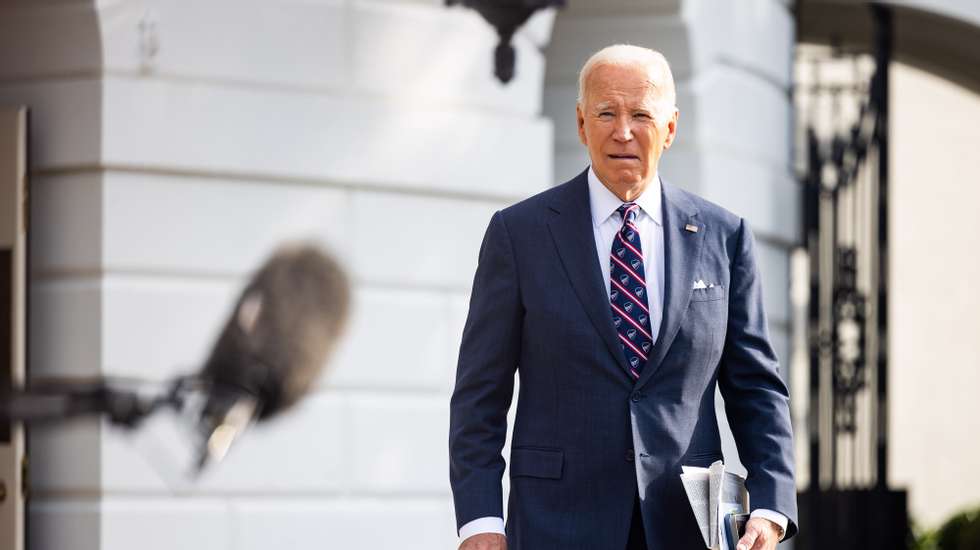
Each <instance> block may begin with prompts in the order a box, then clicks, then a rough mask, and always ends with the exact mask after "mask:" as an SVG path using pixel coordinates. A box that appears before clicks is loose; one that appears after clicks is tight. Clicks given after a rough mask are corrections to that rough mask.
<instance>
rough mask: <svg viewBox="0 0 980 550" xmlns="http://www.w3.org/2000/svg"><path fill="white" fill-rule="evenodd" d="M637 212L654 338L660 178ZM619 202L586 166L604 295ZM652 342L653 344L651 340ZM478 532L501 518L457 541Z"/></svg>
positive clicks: (477, 523) (659, 303) (660, 293)
mask: <svg viewBox="0 0 980 550" xmlns="http://www.w3.org/2000/svg"><path fill="white" fill-rule="evenodd" d="M633 202H635V203H636V204H637V205H639V207H640V210H639V212H638V213H637V216H636V220H635V221H636V227H637V229H639V233H640V247H641V248H642V252H643V270H644V271H643V273H644V275H645V276H646V284H647V307H648V309H649V310H650V334H652V335H653V336H654V338H656V337H657V335H658V334H659V332H660V324H661V322H662V321H663V309H664V269H665V265H664V264H665V261H664V228H663V206H662V204H663V194H662V193H661V187H660V175H659V174H655V175H654V176H653V180H651V182H650V185H649V186H648V187H647V189H646V190H644V192H643V194H642V195H640V196H639V197H637V199H636V200H635V201H633ZM622 205H623V201H622V200H621V199H620V198H619V197H617V196H616V195H615V194H614V193H613V192H612V191H610V190H609V189H608V188H607V187H606V186H605V185H603V184H602V182H601V181H599V177H598V176H596V174H595V172H594V171H593V170H592V167H591V166H590V167H589V207H590V208H591V210H592V234H593V236H594V237H595V248H596V256H597V257H598V259H599V267H600V268H602V280H603V281H604V282H605V284H606V296H608V295H609V287H610V284H611V283H610V282H609V278H610V275H609V272H610V270H611V269H610V267H609V256H610V254H611V252H612V243H613V239H615V238H616V233H617V232H618V231H619V230H620V229H621V228H622V227H623V220H622V218H620V216H619V214H618V213H616V210H618V209H619V207H620V206H622ZM653 343H656V341H654V342H653ZM752 517H762V518H765V519H768V520H769V521H771V522H773V523H775V524H776V525H778V526H779V528H780V529H781V530H782V533H783V534H785V533H786V525H787V524H788V523H789V520H788V519H787V518H786V516H784V515H783V514H780V513H779V512H775V511H773V510H766V509H765V508H757V509H755V510H753V511H752ZM480 533H499V534H501V535H503V534H504V519H503V518H498V517H483V518H477V519H474V520H473V521H470V522H469V523H467V524H466V525H463V526H462V527H461V528H460V529H459V540H460V543H462V541H464V540H466V539H468V538H469V537H472V536H473V535H478V534H480Z"/></svg>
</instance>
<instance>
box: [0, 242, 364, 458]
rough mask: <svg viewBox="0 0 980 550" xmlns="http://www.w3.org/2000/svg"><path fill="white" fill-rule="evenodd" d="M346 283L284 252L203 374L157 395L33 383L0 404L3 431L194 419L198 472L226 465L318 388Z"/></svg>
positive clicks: (104, 383) (328, 269)
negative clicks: (165, 412) (104, 420)
mask: <svg viewBox="0 0 980 550" xmlns="http://www.w3.org/2000/svg"><path fill="white" fill-rule="evenodd" d="M349 303H350V291H349V287H348V281H347V277H346V275H345V274H344V272H343V270H342V269H341V268H340V266H339V265H338V264H337V262H335V261H334V260H333V259H332V258H331V257H330V256H328V255H326V254H325V253H323V252H322V251H320V250H319V249H318V248H316V247H314V246H312V245H305V244H294V245H287V246H283V247H280V248H279V249H278V250H277V251H276V252H275V253H274V254H273V255H272V257H271V258H269V259H268V260H267V261H266V263H265V264H264V265H263V266H262V267H261V268H260V269H259V270H258V272H257V273H256V274H255V275H254V276H253V277H252V279H251V280H250V281H249V283H248V284H247V285H246V287H245V289H244V290H243V291H242V294H241V296H240V297H239V299H238V301H237V303H236V304H235V308H234V310H233V311H232V314H231V316H230V318H229V319H228V321H227V322H226V324H225V326H224V329H223V330H222V331H221V334H220V335H219V337H218V340H217V342H216V344H215V346H214V348H213V349H212V351H211V355H210V358H209V359H208V360H207V362H206V363H205V365H204V367H203V368H202V369H201V371H200V372H198V373H196V374H193V375H190V376H184V377H180V378H178V379H176V380H173V381H171V382H169V383H167V384H166V385H165V386H164V387H163V388H159V386H157V388H156V389H154V388H153V385H152V384H147V383H143V382H140V381H132V380H129V381H123V380H113V379H109V378H98V379H95V380H59V381H57V382H54V381H52V382H47V383H33V384H31V386H30V387H29V388H28V389H26V390H18V389H15V390H13V391H11V392H10V393H9V394H7V395H0V421H3V422H10V421H26V422H42V421H61V420H66V419H69V418H73V417H78V416H83V415H93V414H95V415H104V416H107V417H108V418H109V419H110V420H111V421H113V422H114V423H116V424H119V425H124V426H127V427H130V428H136V427H138V426H139V424H140V423H141V422H142V421H143V420H144V419H145V418H147V417H148V416H150V415H151V414H152V413H154V412H156V411H159V410H161V409H171V410H173V411H175V412H177V413H178V414H180V415H181V416H184V417H187V416H188V415H190V416H191V420H192V422H194V424H195V428H194V430H193V432H194V435H193V436H192V437H194V438H195V439H196V441H193V442H191V443H192V444H193V445H194V447H195V448H196V449H197V451H196V453H197V457H196V459H195V462H196V472H195V473H197V472H200V471H201V470H202V469H203V468H204V467H205V466H206V465H208V464H209V463H212V462H218V461H220V460H221V459H222V458H224V456H225V454H226V453H227V451H228V448H229V447H230V446H231V444H232V443H233V442H234V441H235V439H236V438H237V437H238V436H240V435H241V433H242V431H243V430H244V429H245V428H247V427H248V425H249V424H251V423H252V422H253V421H264V420H266V419H269V418H272V417H274V416H275V415H277V414H278V413H280V412H282V411H284V410H286V409H288V408H290V407H291V406H293V405H295V404H296V402H297V401H299V400H300V399H301V398H302V397H303V396H304V395H305V394H306V393H307V392H308V391H310V389H311V388H312V386H313V385H314V384H315V383H316V380H317V378H319V376H320V374H321V372H322V371H323V369H324V368H325V367H326V364H327V360H328V358H329V356H330V354H331V352H332V351H333V349H334V348H335V347H336V344H337V341H338V340H339V338H340V335H341V333H342V331H343V328H344V326H345V324H346V319H347V312H348V309H349Z"/></svg>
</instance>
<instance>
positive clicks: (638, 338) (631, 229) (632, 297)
mask: <svg viewBox="0 0 980 550" xmlns="http://www.w3.org/2000/svg"><path fill="white" fill-rule="evenodd" d="M639 209H640V207H639V206H637V205H636V203H633V202H628V203H626V204H623V205H622V206H620V207H619V209H618V210H617V212H619V215H620V216H622V218H623V227H622V228H621V229H620V230H619V232H618V233H617V234H616V238H615V239H613V244H612V255H611V256H610V258H611V259H610V261H609V267H610V269H609V274H610V278H611V281H610V283H611V284H610V286H609V304H610V305H611V306H612V315H613V323H614V324H615V325H616V332H618V333H619V343H620V344H621V345H622V346H623V352H625V353H626V361H627V362H628V363H629V367H630V374H632V375H633V378H639V377H640V370H641V369H643V365H644V364H645V363H646V361H647V357H648V356H649V354H650V349H651V348H653V336H652V335H651V334H650V310H649V309H648V307H647V283H646V277H645V275H644V270H643V248H642V247H641V246H640V232H639V230H637V228H636V215H637V213H638V212H639Z"/></svg>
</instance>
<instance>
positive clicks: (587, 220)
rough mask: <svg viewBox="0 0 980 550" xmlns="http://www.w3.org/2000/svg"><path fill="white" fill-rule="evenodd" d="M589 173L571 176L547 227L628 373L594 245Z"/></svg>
mask: <svg viewBox="0 0 980 550" xmlns="http://www.w3.org/2000/svg"><path fill="white" fill-rule="evenodd" d="M587 174H588V171H586V172H582V174H580V175H579V176H578V177H577V178H575V179H574V180H572V182H571V184H570V185H569V186H568V187H567V191H566V192H565V193H564V194H563V195H562V198H561V200H559V201H556V202H555V203H554V204H552V205H551V206H550V207H551V210H552V211H553V213H554V214H553V215H552V216H551V219H550V220H549V221H548V228H549V230H550V231H551V238H552V239H553V240H554V241H555V247H556V248H557V249H558V255H559V256H560V257H561V262H562V265H563V267H564V268H565V272H566V273H567V274H568V278H569V280H570V281H571V283H572V287H573V288H574V289H575V294H576V295H577V296H578V299H579V301H581V302H582V305H583V306H584V307H585V311H586V313H587V314H588V316H589V319H590V320H591V321H592V324H593V325H594V326H595V328H596V330H597V331H599V334H600V335H601V336H602V339H603V340H604V341H605V342H606V346H607V347H608V348H609V351H610V352H611V353H612V354H613V357H615V358H616V362H617V363H619V366H620V367H621V368H622V370H623V372H624V373H626V376H629V366H628V365H627V364H626V356H625V355H624V354H623V349H622V347H621V346H620V344H619V337H618V336H617V335H616V328H615V326H614V325H613V320H612V309H611V308H610V307H609V297H608V296H606V286H605V283H604V282H603V280H602V270H601V269H600V267H599V260H598V254H597V252H596V248H595V236H594V234H593V232H592V212H591V210H590V207H589V184H588V176H587Z"/></svg>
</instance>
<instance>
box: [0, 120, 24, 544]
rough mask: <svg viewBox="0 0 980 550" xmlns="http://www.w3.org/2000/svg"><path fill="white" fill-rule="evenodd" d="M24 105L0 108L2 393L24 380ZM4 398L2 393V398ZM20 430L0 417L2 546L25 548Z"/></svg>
mask: <svg viewBox="0 0 980 550" xmlns="http://www.w3.org/2000/svg"><path fill="white" fill-rule="evenodd" d="M26 264H27V109H26V108H25V107H13V108H11V107H0V394H2V393H4V392H6V391H7V390H9V389H10V388H11V387H20V386H22V385H23V383H24V369H25V350H26V341H27V329H26V323H25V322H26V319H27V315H26V300H27V298H26V296H27V269H26ZM0 399H2V397H0ZM23 474H24V429H23V427H22V426H21V425H19V424H7V423H5V422H2V421H0V548H3V549H4V550H6V549H10V550H24V490H23V487H24V479H23Z"/></svg>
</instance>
